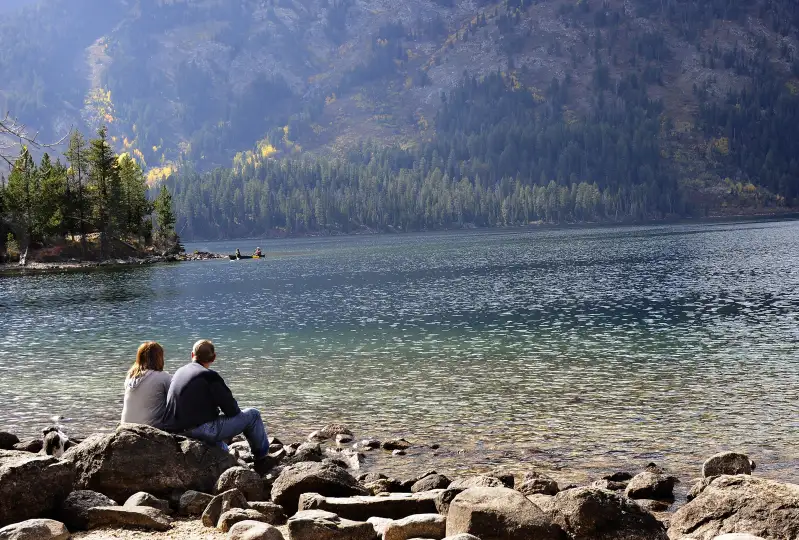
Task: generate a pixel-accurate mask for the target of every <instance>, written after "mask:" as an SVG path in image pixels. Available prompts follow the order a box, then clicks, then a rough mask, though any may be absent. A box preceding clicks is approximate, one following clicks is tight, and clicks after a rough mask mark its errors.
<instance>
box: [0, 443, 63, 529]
mask: <svg viewBox="0 0 799 540" xmlns="http://www.w3.org/2000/svg"><path fill="white" fill-rule="evenodd" d="M74 478H75V470H74V468H73V466H72V465H71V464H70V463H66V462H63V461H59V460H58V459H56V458H54V457H52V456H44V455H36V454H31V453H28V452H19V451H15V450H0V527H2V526H3V525H8V524H9V523H16V522H19V521H25V520H26V519H31V518H36V517H39V516H43V515H49V514H52V513H53V512H54V511H55V510H56V509H57V508H58V507H59V506H60V505H61V503H62V502H63V501H64V499H66V497H67V495H68V494H69V492H70V491H72V484H73V480H74Z"/></svg>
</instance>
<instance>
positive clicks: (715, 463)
mask: <svg viewBox="0 0 799 540" xmlns="http://www.w3.org/2000/svg"><path fill="white" fill-rule="evenodd" d="M753 465H754V462H753V461H752V460H751V459H749V456H747V455H746V454H738V453H736V452H722V453H720V454H716V455H715V456H711V457H710V458H708V459H707V461H705V463H704V464H703V465H702V477H703V478H709V477H711V476H721V475H722V474H728V475H736V474H752V470H753V469H754V467H753Z"/></svg>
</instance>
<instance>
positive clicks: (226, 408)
mask: <svg viewBox="0 0 799 540" xmlns="http://www.w3.org/2000/svg"><path fill="white" fill-rule="evenodd" d="M209 385H210V387H211V395H212V396H213V398H214V403H215V404H216V406H217V407H219V408H220V409H222V414H224V415H225V416H236V415H237V414H239V413H240V412H241V409H239V404H238V402H237V401H236V398H234V397H233V392H231V391H230V388H228V387H227V385H226V384H225V381H224V379H222V377H221V376H220V375H219V374H218V373H214V376H213V377H211V380H210V381H209Z"/></svg>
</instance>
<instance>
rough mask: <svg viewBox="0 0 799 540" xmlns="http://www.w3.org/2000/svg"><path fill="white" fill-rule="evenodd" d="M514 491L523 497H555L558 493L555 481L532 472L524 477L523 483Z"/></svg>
mask: <svg viewBox="0 0 799 540" xmlns="http://www.w3.org/2000/svg"><path fill="white" fill-rule="evenodd" d="M516 489H517V491H519V493H522V494H524V495H557V494H558V491H560V489H558V483H557V482H555V480H553V479H552V478H550V477H549V476H547V475H545V474H541V473H537V472H532V471H531V472H528V473H527V474H525V475H524V481H523V482H522V483H521V485H520V486H519V487H517V488H516Z"/></svg>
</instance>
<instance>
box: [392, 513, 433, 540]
mask: <svg viewBox="0 0 799 540" xmlns="http://www.w3.org/2000/svg"><path fill="white" fill-rule="evenodd" d="M446 535H447V518H446V517H444V516H442V515H440V514H418V515H414V516H408V517H406V518H403V519H399V520H392V521H390V522H388V523H387V524H386V525H385V527H384V529H383V540H408V539H410V538H414V537H419V538H436V539H438V538H444V537H445V536H446Z"/></svg>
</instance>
